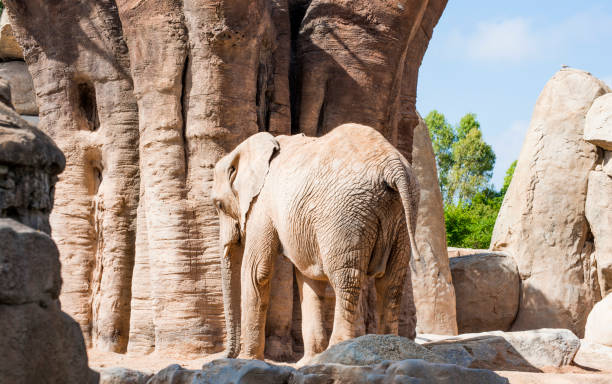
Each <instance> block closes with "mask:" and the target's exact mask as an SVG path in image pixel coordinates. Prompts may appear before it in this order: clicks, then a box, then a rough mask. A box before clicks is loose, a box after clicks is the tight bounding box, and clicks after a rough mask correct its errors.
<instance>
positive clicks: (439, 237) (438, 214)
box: [410, 116, 457, 335]
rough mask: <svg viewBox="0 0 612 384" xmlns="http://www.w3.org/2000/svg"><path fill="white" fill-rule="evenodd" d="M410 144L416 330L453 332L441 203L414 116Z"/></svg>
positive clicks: (424, 136)
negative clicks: (414, 182) (416, 198)
mask: <svg viewBox="0 0 612 384" xmlns="http://www.w3.org/2000/svg"><path fill="white" fill-rule="evenodd" d="M413 137H414V141H413V145H412V148H413V149H412V169H413V171H414V173H415V175H416V177H417V179H418V181H419V186H420V187H421V199H420V202H419V214H418V219H417V229H416V243H417V247H418V249H419V253H420V257H416V256H414V255H413V256H412V258H411V260H410V268H411V272H412V289H413V292H414V305H415V307H416V311H417V313H416V316H417V324H416V327H417V332H418V333H435V334H443V335H456V334H457V312H456V308H455V289H454V287H453V283H452V277H451V270H450V266H449V262H448V251H447V249H446V227H445V226H444V206H443V204H442V193H441V191H440V182H439V181H438V171H437V168H436V158H435V155H434V151H433V147H432V144H431V138H430V137H429V129H428V128H427V125H426V124H425V122H424V121H423V119H421V117H420V116H418V124H417V126H416V127H415V128H414V135H413Z"/></svg>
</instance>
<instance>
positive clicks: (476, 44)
mask: <svg viewBox="0 0 612 384" xmlns="http://www.w3.org/2000/svg"><path fill="white" fill-rule="evenodd" d="M465 44H466V48H467V53H468V55H469V56H470V57H471V58H473V59H476V60H486V61H508V60H510V61H522V60H523V59H525V58H527V57H529V56H530V55H532V54H534V53H535V52H536V51H537V42H536V36H535V33H534V31H533V30H532V28H531V24H530V22H529V21H528V20H526V19H523V18H516V19H509V20H503V21H501V22H481V23H478V25H477V27H476V31H474V32H473V34H471V35H470V36H466V37H465Z"/></svg>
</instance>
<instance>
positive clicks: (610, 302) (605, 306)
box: [584, 294, 612, 347]
mask: <svg viewBox="0 0 612 384" xmlns="http://www.w3.org/2000/svg"><path fill="white" fill-rule="evenodd" d="M584 339H585V340H586V341H588V342H591V343H597V344H602V345H606V346H608V347H612V294H608V296H606V297H605V298H604V299H603V300H601V301H600V302H599V303H597V304H595V306H594V307H593V309H592V310H591V313H589V317H588V318H587V323H586V328H585V332H584Z"/></svg>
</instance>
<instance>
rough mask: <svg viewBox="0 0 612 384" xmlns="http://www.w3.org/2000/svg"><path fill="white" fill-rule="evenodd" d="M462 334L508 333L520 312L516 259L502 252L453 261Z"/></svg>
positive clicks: (458, 320) (452, 267) (451, 260)
mask: <svg viewBox="0 0 612 384" xmlns="http://www.w3.org/2000/svg"><path fill="white" fill-rule="evenodd" d="M450 268H451V273H452V275H453V284H454V286H455V293H456V295H457V325H458V327H459V332H460V333H471V332H484V331H494V330H502V331H507V330H509V329H510V327H511V326H512V322H513V321H514V318H515V317H516V314H517V312H518V309H519V291H520V279H519V275H518V270H517V268H516V263H515V262H514V260H513V259H512V258H511V257H509V256H506V255H504V254H501V253H490V252H489V253H479V254H473V255H465V256H458V257H453V258H451V259H450Z"/></svg>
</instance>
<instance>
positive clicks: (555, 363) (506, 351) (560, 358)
mask: <svg viewBox="0 0 612 384" xmlns="http://www.w3.org/2000/svg"><path fill="white" fill-rule="evenodd" d="M425 337H426V336H425ZM423 346H425V347H426V348H428V349H429V350H431V351H432V352H434V353H436V354H437V355H440V356H442V357H443V358H444V359H445V360H447V361H449V362H450V363H452V364H458V365H461V366H463V367H469V368H484V369H494V370H511V371H534V372H537V371H540V369H541V368H545V367H561V366H564V365H569V364H570V363H571V362H572V359H573V358H574V355H575V354H576V352H577V351H578V348H579V347H580V340H579V339H578V337H577V336H576V335H574V334H573V333H572V332H571V331H569V330H567V329H538V330H533V331H522V332H500V331H495V332H484V333H474V334H463V335H459V336H456V337H452V338H446V339H440V338H438V340H436V341H431V342H425V343H423Z"/></svg>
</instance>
